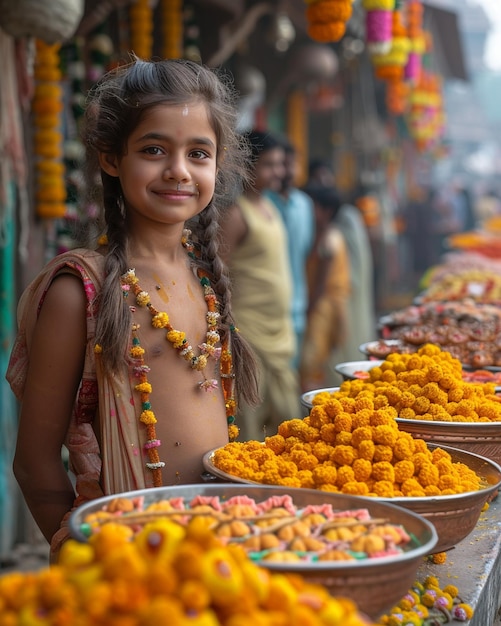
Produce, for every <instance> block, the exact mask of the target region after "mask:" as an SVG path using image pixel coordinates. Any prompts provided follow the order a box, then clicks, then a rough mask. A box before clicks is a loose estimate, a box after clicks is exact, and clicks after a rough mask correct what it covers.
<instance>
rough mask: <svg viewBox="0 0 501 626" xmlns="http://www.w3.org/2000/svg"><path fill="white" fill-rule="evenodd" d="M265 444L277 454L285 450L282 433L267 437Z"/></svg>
mask: <svg viewBox="0 0 501 626" xmlns="http://www.w3.org/2000/svg"><path fill="white" fill-rule="evenodd" d="M264 442H265V445H266V447H267V448H269V449H270V450H271V451H272V452H274V453H275V454H282V452H283V451H284V450H285V439H284V437H283V436H282V435H272V436H271V437H265V439H264Z"/></svg>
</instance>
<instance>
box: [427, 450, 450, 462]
mask: <svg viewBox="0 0 501 626" xmlns="http://www.w3.org/2000/svg"><path fill="white" fill-rule="evenodd" d="M431 458H432V460H433V463H434V464H437V463H438V462H439V461H441V460H445V461H450V462H452V457H451V455H450V454H449V452H447V450H444V449H443V448H440V447H439V448H433V450H432V451H431Z"/></svg>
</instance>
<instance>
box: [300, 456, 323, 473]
mask: <svg viewBox="0 0 501 626" xmlns="http://www.w3.org/2000/svg"><path fill="white" fill-rule="evenodd" d="M296 465H297V467H298V469H299V470H300V471H302V470H312V469H313V468H314V467H316V466H317V465H318V459H317V457H316V456H314V455H313V454H305V456H303V457H302V458H301V459H300V460H298V461H297V463H296Z"/></svg>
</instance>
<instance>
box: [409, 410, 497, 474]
mask: <svg viewBox="0 0 501 626" xmlns="http://www.w3.org/2000/svg"><path fill="white" fill-rule="evenodd" d="M397 422H398V428H399V429H400V430H403V431H405V432H408V433H410V434H411V435H412V436H413V437H414V438H415V439H424V441H426V442H430V443H435V444H438V445H441V446H442V445H443V446H452V447H453V448H459V449H460V450H465V451H466V452H472V453H473V454H479V455H480V456H484V457H486V458H488V459H490V460H491V461H494V463H497V464H498V465H501V422H435V421H431V420H417V419H403V418H401V417H397Z"/></svg>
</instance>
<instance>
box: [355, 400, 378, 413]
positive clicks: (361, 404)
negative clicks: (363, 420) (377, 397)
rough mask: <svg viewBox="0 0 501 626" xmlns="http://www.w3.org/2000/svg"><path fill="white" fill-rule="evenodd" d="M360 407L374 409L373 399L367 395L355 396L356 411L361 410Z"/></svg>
mask: <svg viewBox="0 0 501 626" xmlns="http://www.w3.org/2000/svg"><path fill="white" fill-rule="evenodd" d="M362 409H370V410H373V409H374V401H373V399H372V398H369V397H368V396H363V397H357V398H355V410H356V411H357V413H358V411H361V410H362Z"/></svg>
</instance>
